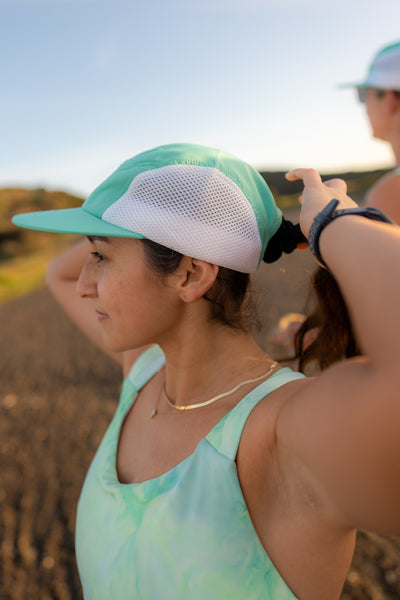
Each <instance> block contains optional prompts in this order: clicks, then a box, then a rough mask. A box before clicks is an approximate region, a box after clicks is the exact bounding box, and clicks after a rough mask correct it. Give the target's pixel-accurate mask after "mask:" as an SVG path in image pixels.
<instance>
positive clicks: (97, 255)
mask: <svg viewBox="0 0 400 600" xmlns="http://www.w3.org/2000/svg"><path fill="white" fill-rule="evenodd" d="M90 254H91V255H92V256H93V257H94V259H95V261H96V262H101V261H102V260H103V259H104V256H103V255H102V254H100V252H91V253H90Z"/></svg>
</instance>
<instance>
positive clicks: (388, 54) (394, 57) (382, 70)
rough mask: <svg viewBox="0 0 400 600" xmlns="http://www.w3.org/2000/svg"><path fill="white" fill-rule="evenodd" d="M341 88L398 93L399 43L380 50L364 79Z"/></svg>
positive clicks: (399, 77) (399, 83) (399, 73)
mask: <svg viewBox="0 0 400 600" xmlns="http://www.w3.org/2000/svg"><path fill="white" fill-rule="evenodd" d="M339 87H341V88H348V87H356V88H365V87H370V88H377V89H381V90H396V91H400V42H395V43H393V44H389V45H388V46H385V47H384V48H382V49H381V50H380V51H379V52H378V53H377V54H376V55H375V56H374V58H373V60H372V62H371V64H370V66H369V69H368V73H367V75H366V77H365V78H364V79H363V80H362V81H359V82H357V83H345V84H342V85H340V86H339Z"/></svg>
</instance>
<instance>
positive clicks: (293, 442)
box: [278, 169, 400, 534]
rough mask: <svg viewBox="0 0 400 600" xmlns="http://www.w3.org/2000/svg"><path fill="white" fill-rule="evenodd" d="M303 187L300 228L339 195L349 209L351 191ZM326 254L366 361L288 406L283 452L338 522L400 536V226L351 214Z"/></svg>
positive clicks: (313, 385) (315, 179) (334, 225)
mask: <svg viewBox="0 0 400 600" xmlns="http://www.w3.org/2000/svg"><path fill="white" fill-rule="evenodd" d="M289 178H290V179H292V180H294V179H297V178H301V179H303V180H304V184H305V189H304V193H303V200H302V202H303V204H302V210H301V215H300V224H301V227H302V230H303V233H304V234H305V235H306V236H308V234H309V230H310V227H311V224H312V222H313V219H314V217H315V215H316V214H317V213H318V212H320V210H321V209H323V208H324V206H325V205H326V204H327V203H328V202H329V201H330V200H331V199H333V198H336V199H337V200H339V206H338V208H339V209H340V208H351V207H352V206H353V203H352V201H351V199H350V198H348V197H347V196H346V193H345V184H344V182H340V181H332V182H328V183H327V184H322V182H321V179H320V177H319V175H318V173H316V172H315V171H312V170H305V169H299V170H296V171H293V172H291V174H289ZM320 251H321V255H322V258H323V260H324V261H325V263H326V264H327V265H328V267H329V269H330V270H331V271H332V273H333V274H334V276H335V278H336V280H337V281H338V283H339V285H340V288H341V290H342V293H343V296H344V298H345V300H346V303H347V306H348V309H349V312H350V314H351V318H352V323H353V325H354V329H355V332H356V336H357V339H358V341H359V344H360V347H361V349H362V351H363V354H364V357H361V358H357V359H351V360H347V361H344V362H342V363H339V364H336V365H335V366H333V367H331V368H329V369H327V370H326V371H325V372H324V373H322V374H321V375H320V376H318V377H316V378H315V379H314V380H311V381H309V382H308V383H307V384H306V385H305V386H304V389H303V390H302V391H301V392H299V393H296V394H295V395H294V396H293V397H292V399H291V400H290V401H289V402H287V404H286V405H285V407H284V409H283V410H282V412H281V416H280V419H279V423H278V439H279V443H280V448H281V452H284V453H285V455H286V458H287V457H288V456H289V457H290V461H291V465H292V467H293V470H294V472H299V471H300V470H301V472H302V473H306V477H307V478H308V479H309V483H310V485H312V486H313V489H314V490H316V493H317V494H318V497H319V498H320V500H321V503H322V504H323V505H324V507H325V510H326V511H328V513H329V514H330V516H331V517H332V518H333V519H334V520H335V521H337V522H341V523H342V524H343V525H345V526H348V527H356V528H363V529H370V530H374V531H377V532H378V533H390V534H400V512H399V508H398V507H399V505H400V435H399V425H400V393H399V390H400V344H399V340H400V319H399V316H398V315H399V307H400V277H398V276H397V274H398V272H399V265H400V228H399V227H397V226H395V225H389V224H386V223H377V222H372V221H370V220H368V219H366V218H364V217H362V216H354V215H345V216H342V217H340V218H338V219H336V220H334V221H333V222H331V223H330V224H329V225H328V226H327V227H326V228H325V229H324V230H323V231H322V233H321V237H320Z"/></svg>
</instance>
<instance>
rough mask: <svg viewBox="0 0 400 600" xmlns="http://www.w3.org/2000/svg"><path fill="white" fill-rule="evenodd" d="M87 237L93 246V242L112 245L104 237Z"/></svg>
mask: <svg viewBox="0 0 400 600" xmlns="http://www.w3.org/2000/svg"><path fill="white" fill-rule="evenodd" d="M86 237H87V239H88V240H89V242H91V243H92V244H93V242H107V244H109V243H110V241H109V239H108V238H107V237H105V236H103V235H87V236H86Z"/></svg>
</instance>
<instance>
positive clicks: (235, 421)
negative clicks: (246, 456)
mask: <svg viewBox="0 0 400 600" xmlns="http://www.w3.org/2000/svg"><path fill="white" fill-rule="evenodd" d="M304 377H305V375H303V374H302V373H296V372H295V371H292V369H290V368H288V367H285V368H283V369H280V370H279V371H277V372H276V373H274V374H273V375H272V376H271V377H270V378H269V379H267V380H266V381H264V382H263V383H261V384H260V385H258V386H257V387H255V388H254V389H253V390H252V391H251V392H250V393H249V394H247V395H246V396H245V397H244V398H243V399H242V400H241V401H240V402H239V403H238V404H237V405H236V406H235V407H234V408H233V409H232V410H231V411H230V412H229V413H228V414H227V415H225V417H224V418H223V419H222V420H221V421H219V422H218V423H217V425H216V426H215V427H214V428H213V429H212V430H211V431H210V433H209V434H208V435H207V436H206V440H208V442H209V443H210V444H212V445H213V446H214V448H215V449H216V450H218V452H220V454H223V455H224V456H226V457H227V458H229V459H230V460H235V458H236V454H237V450H238V447H239V442H240V438H241V436H242V432H243V429H244V426H245V424H246V421H247V419H248V417H249V415H250V413H251V411H252V410H253V408H254V407H255V406H256V405H257V404H258V403H259V402H260V401H261V400H262V399H263V398H265V396H268V394H270V393H271V392H273V391H274V390H276V389H278V388H279V387H281V386H282V385H285V383H289V382H290V381H294V380H295V379H303V378H304Z"/></svg>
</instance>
